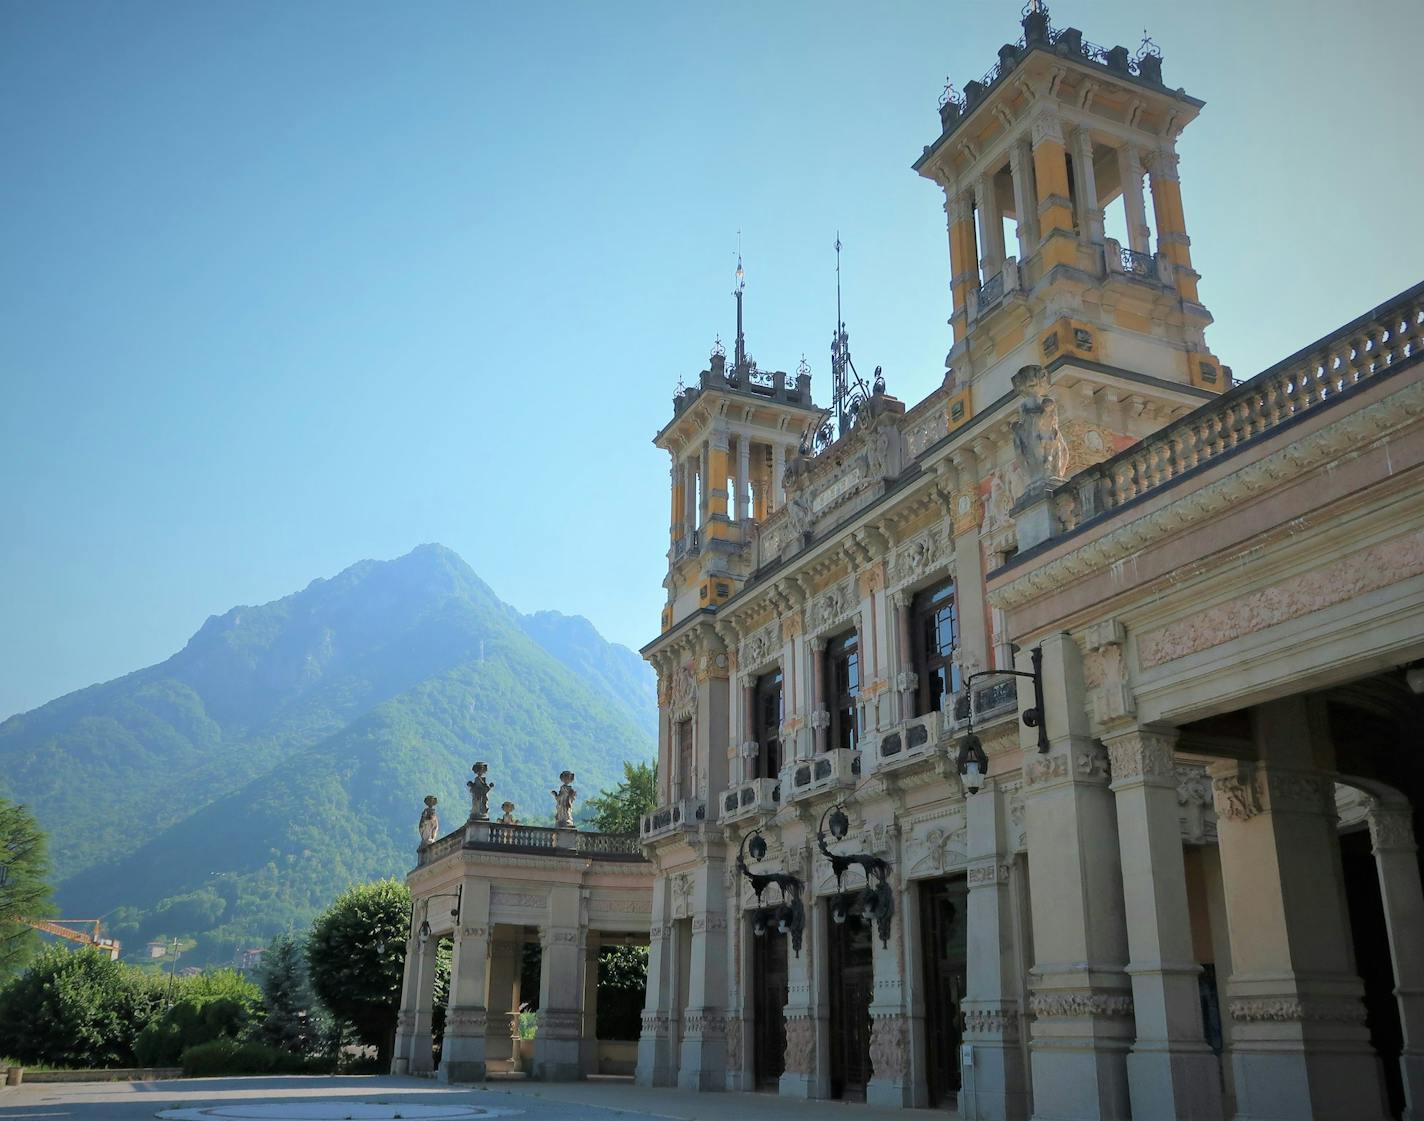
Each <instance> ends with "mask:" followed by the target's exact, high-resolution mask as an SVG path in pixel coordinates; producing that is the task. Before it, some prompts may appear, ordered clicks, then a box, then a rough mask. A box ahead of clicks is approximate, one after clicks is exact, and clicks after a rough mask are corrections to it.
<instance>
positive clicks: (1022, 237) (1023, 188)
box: [1009, 140, 1038, 262]
mask: <svg viewBox="0 0 1424 1121" xmlns="http://www.w3.org/2000/svg"><path fill="white" fill-rule="evenodd" d="M1009 174H1010V175H1011V176H1013V180H1014V212H1015V215H1016V217H1017V218H1018V229H1017V230H1016V233H1017V234H1018V239H1019V260H1020V261H1021V262H1022V261H1027V260H1028V259H1029V258H1030V257H1032V256H1033V255H1034V254H1035V253H1036V252H1038V192H1037V189H1036V188H1035V187H1034V183H1033V151H1032V150H1031V149H1030V148H1029V146H1028V144H1027V143H1025V142H1024V141H1022V140H1020V141H1017V142H1016V143H1015V144H1014V146H1013V147H1012V148H1010V149H1009Z"/></svg>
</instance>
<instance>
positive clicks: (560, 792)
mask: <svg viewBox="0 0 1424 1121" xmlns="http://www.w3.org/2000/svg"><path fill="white" fill-rule="evenodd" d="M559 781H560V782H561V783H563V785H562V786H560V787H559V789H557V790H551V791H549V793H550V794H552V795H553V796H554V828H555V829H572V828H573V827H574V799H576V798H577V797H578V791H577V790H575V789H574V788H573V781H574V773H573V771H564V772H562V773H561V774H560V775H559Z"/></svg>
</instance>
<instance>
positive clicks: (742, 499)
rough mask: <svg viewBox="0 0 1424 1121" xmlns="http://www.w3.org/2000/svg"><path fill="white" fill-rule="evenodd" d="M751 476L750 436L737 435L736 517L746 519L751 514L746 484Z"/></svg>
mask: <svg viewBox="0 0 1424 1121" xmlns="http://www.w3.org/2000/svg"><path fill="white" fill-rule="evenodd" d="M751 477H752V446H751V441H750V438H749V437H747V436H745V435H742V436H738V437H737V519H738V520H739V521H746V520H747V519H748V518H750V517H751V516H752V504H751V494H750V492H749V490H748V484H749V483H750V482H751Z"/></svg>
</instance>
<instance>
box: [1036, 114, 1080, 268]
mask: <svg viewBox="0 0 1424 1121" xmlns="http://www.w3.org/2000/svg"><path fill="white" fill-rule="evenodd" d="M1033 178H1034V184H1035V186H1036V187H1037V189H1038V228H1039V230H1040V231H1041V235H1042V238H1043V266H1044V269H1045V270H1047V269H1050V268H1052V267H1053V266H1054V265H1061V264H1072V263H1074V262H1075V261H1076V260H1077V247H1076V245H1075V244H1074V239H1075V238H1076V237H1077V234H1076V231H1075V230H1074V227H1073V196H1072V192H1071V191H1070V190H1069V187H1068V152H1067V149H1066V148H1065V146H1064V141H1063V126H1062V124H1061V123H1060V122H1059V121H1058V119H1057V118H1055V117H1040V118H1038V120H1036V121H1034V122H1033Z"/></svg>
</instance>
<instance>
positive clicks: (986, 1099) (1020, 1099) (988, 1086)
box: [959, 782, 1028, 1121]
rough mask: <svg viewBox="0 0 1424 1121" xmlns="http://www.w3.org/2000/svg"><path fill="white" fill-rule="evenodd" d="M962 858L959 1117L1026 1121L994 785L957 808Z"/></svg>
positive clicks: (1002, 832) (1009, 897) (1003, 825)
mask: <svg viewBox="0 0 1424 1121" xmlns="http://www.w3.org/2000/svg"><path fill="white" fill-rule="evenodd" d="M964 810H965V817H966V818H967V821H966V823H965V824H966V827H967V844H968V855H969V873H968V882H969V914H968V916H967V920H966V921H967V924H968V939H967V941H968V945H967V956H968V962H967V976H966V977H965V991H964V1002H963V1008H964V1042H965V1044H966V1047H967V1051H966V1054H965V1055H964V1056H963V1058H962V1060H961V1063H960V1071H961V1074H962V1076H963V1080H964V1082H963V1088H962V1089H961V1091H960V1095H959V1115H960V1116H961V1117H964V1118H975V1119H976V1121H1020V1119H1022V1118H1024V1117H1027V1116H1028V1070H1027V1067H1026V1065H1025V1063H1024V1053H1023V1047H1022V1044H1021V1043H1020V1040H1021V1038H1022V1031H1021V1012H1022V1010H1021V1009H1020V1008H1019V1002H1018V998H1017V993H1018V984H1019V962H1018V954H1017V952H1016V948H1015V944H1016V941H1017V939H1016V937H1015V933H1014V900H1013V893H1012V890H1011V884H1010V882H1009V881H1010V876H1011V873H1012V869H1013V850H1012V845H1011V844H1010V841H1009V831H1008V806H1007V804H1006V802H1005V799H1004V796H1003V793H1002V792H1001V791H1000V790H999V787H998V784H997V783H996V782H991V783H988V784H986V785H985V787H984V789H983V790H981V791H980V792H979V793H978V794H975V795H973V796H972V797H968V798H966V799H965V802H964Z"/></svg>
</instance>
